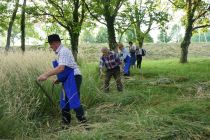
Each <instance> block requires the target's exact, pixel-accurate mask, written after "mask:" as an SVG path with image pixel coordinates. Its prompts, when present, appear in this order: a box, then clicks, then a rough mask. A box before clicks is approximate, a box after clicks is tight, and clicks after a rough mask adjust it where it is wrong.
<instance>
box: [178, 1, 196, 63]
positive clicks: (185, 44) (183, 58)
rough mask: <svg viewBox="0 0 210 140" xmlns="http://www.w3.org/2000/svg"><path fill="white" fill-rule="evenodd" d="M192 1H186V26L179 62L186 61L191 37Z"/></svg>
mask: <svg viewBox="0 0 210 140" xmlns="http://www.w3.org/2000/svg"><path fill="white" fill-rule="evenodd" d="M192 9H193V8H192V1H188V3H187V22H186V26H185V27H186V28H185V35H184V39H183V41H182V43H181V57H180V63H187V55H188V47H189V45H190V43H191V42H190V40H191V37H192V31H193V17H194V12H195V9H194V10H192Z"/></svg>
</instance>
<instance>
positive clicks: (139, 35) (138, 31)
mask: <svg viewBox="0 0 210 140" xmlns="http://www.w3.org/2000/svg"><path fill="white" fill-rule="evenodd" d="M135 30H136V36H137V41H138V44H139V47H140V48H142V46H143V44H144V37H145V36H146V35H145V34H144V33H143V32H142V31H141V29H140V23H137V25H136V26H135Z"/></svg>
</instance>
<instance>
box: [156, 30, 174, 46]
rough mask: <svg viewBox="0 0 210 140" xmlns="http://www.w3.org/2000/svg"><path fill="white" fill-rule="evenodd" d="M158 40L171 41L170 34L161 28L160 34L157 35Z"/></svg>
mask: <svg viewBox="0 0 210 140" xmlns="http://www.w3.org/2000/svg"><path fill="white" fill-rule="evenodd" d="M158 40H159V41H160V42H163V43H168V42H169V41H171V36H170V35H168V33H167V31H166V30H165V29H161V30H160V34H159V35H158Z"/></svg>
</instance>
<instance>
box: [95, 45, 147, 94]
mask: <svg viewBox="0 0 210 140" xmlns="http://www.w3.org/2000/svg"><path fill="white" fill-rule="evenodd" d="M117 48H119V50H120V53H117V52H118V51H110V50H109V49H108V48H107V47H103V48H102V49H101V52H102V56H101V58H100V64H99V68H100V74H101V75H102V74H103V70H102V69H103V67H105V68H106V74H105V81H104V92H109V82H110V80H111V77H112V76H113V77H114V79H115V81H116V84H117V90H118V91H122V90H123V86H122V82H121V76H120V75H121V74H120V72H121V71H122V72H123V75H124V76H125V77H128V76H130V67H134V66H135V63H136V60H137V68H140V69H141V62H142V56H143V53H144V52H143V51H144V50H143V49H141V48H139V47H136V46H134V45H133V43H132V42H129V48H126V47H124V45H123V44H122V43H118V44H117Z"/></svg>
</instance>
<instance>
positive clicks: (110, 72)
mask: <svg viewBox="0 0 210 140" xmlns="http://www.w3.org/2000/svg"><path fill="white" fill-rule="evenodd" d="M112 76H113V77H114V79H115V81H116V84H117V90H118V91H122V89H123V86H122V82H121V77H120V67H119V66H118V67H116V68H114V69H110V70H107V72H106V78H105V82H104V91H105V92H108V91H109V82H110V80H111V78H112Z"/></svg>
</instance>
